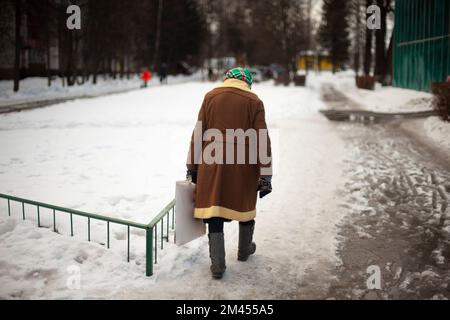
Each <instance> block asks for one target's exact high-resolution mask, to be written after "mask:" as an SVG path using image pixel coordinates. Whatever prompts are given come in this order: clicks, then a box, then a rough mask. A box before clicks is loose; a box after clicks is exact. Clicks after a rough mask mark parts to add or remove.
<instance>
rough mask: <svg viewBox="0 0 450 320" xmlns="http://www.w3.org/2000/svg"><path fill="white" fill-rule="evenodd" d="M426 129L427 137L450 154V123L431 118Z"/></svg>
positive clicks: (426, 123)
mask: <svg viewBox="0 0 450 320" xmlns="http://www.w3.org/2000/svg"><path fill="white" fill-rule="evenodd" d="M424 127H425V132H426V134H427V136H428V137H429V138H431V139H433V141H434V142H435V143H437V144H438V145H439V147H440V149H442V150H447V151H448V152H449V153H450V123H449V122H444V121H442V120H441V119H440V118H438V117H430V118H428V119H427V120H426V121H425V123H424Z"/></svg>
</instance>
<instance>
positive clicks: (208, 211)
mask: <svg viewBox="0 0 450 320" xmlns="http://www.w3.org/2000/svg"><path fill="white" fill-rule="evenodd" d="M194 217H195V218H196V219H209V218H214V217H221V218H225V219H230V220H236V221H239V222H247V221H251V220H253V219H255V217H256V210H251V211H247V212H241V211H236V210H233V209H228V208H225V207H221V206H212V207H209V208H195V211H194Z"/></svg>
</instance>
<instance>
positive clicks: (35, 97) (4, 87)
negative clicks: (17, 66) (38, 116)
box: [0, 73, 201, 107]
mask: <svg viewBox="0 0 450 320" xmlns="http://www.w3.org/2000/svg"><path fill="white" fill-rule="evenodd" d="M200 78H201V74H200V73H196V74H194V75H192V76H169V79H168V83H170V84H176V83H183V82H186V81H192V80H194V79H200ZM141 85H142V80H140V79H139V77H138V76H136V75H133V76H132V77H131V78H130V79H126V78H124V79H116V80H113V79H109V78H108V79H104V78H103V76H99V77H98V80H97V84H96V85H93V84H92V80H91V81H88V82H86V83H84V84H82V85H74V86H72V87H68V86H63V85H62V81H61V79H60V78H57V79H55V80H53V81H52V84H51V86H50V88H49V87H48V85H47V78H27V79H24V80H22V81H20V90H19V92H14V91H13V81H11V80H2V81H0V107H1V106H6V105H10V104H13V103H25V102H28V101H40V100H49V99H57V98H74V97H82V96H85V95H88V96H98V95H103V94H107V93H114V92H118V91H126V90H134V89H139V88H140V86H141ZM157 85H159V78H158V76H157V75H155V76H154V77H153V78H152V80H151V82H150V83H149V86H151V87H152V86H157Z"/></svg>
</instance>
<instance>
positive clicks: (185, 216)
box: [175, 181, 206, 246]
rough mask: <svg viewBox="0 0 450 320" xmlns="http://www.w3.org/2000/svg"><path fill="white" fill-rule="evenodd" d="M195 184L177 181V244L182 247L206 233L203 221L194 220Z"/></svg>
mask: <svg viewBox="0 0 450 320" xmlns="http://www.w3.org/2000/svg"><path fill="white" fill-rule="evenodd" d="M194 190H195V184H193V183H191V182H189V181H177V183H176V188H175V201H176V206H175V221H176V227H175V243H176V244H177V245H178V246H182V245H184V244H186V243H188V242H191V241H192V240H195V239H197V238H199V237H201V236H203V235H204V234H205V233H206V226H205V224H204V223H203V219H195V218H194V208H195V204H194V199H193V198H194Z"/></svg>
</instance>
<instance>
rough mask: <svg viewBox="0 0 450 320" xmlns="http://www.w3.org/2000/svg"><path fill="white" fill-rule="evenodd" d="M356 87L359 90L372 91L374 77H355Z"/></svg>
mask: <svg viewBox="0 0 450 320" xmlns="http://www.w3.org/2000/svg"><path fill="white" fill-rule="evenodd" d="M355 80H356V86H357V87H358V88H359V89H366V90H374V89H375V77H372V76H356V78H355Z"/></svg>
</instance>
